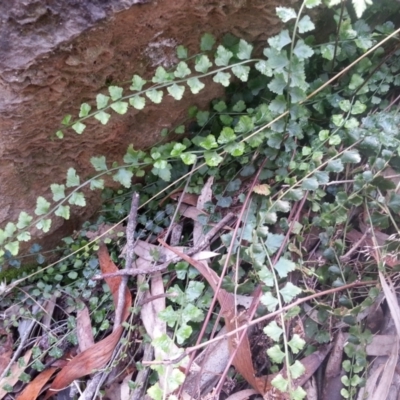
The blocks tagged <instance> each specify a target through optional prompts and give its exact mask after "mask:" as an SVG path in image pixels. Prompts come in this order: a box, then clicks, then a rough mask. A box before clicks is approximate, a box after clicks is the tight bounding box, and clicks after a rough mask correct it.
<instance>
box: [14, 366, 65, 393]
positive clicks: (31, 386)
mask: <svg viewBox="0 0 400 400" xmlns="http://www.w3.org/2000/svg"><path fill="white" fill-rule="evenodd" d="M57 369H58V368H57V367H50V368H48V369H46V370H45V371H42V372H41V373H40V374H39V375H38V376H37V377H36V378H35V379H34V380H33V381H32V382H29V383H28V385H27V386H26V387H25V389H24V390H23V391H22V392H21V393H20V394H19V395H18V396H17V397H16V400H36V399H37V397H38V396H39V394H40V391H41V390H42V388H43V386H44V385H45V384H46V383H47V382H48V380H49V379H50V378H51V377H52V376H53V374H54V372H55V371H57Z"/></svg>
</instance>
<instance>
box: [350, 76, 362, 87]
mask: <svg viewBox="0 0 400 400" xmlns="http://www.w3.org/2000/svg"><path fill="white" fill-rule="evenodd" d="M363 83H364V78H362V77H361V76H360V75H359V74H353V75H352V76H351V79H350V83H349V89H350V90H356V89H357V88H358V87H359V86H361V85H362V84H363Z"/></svg>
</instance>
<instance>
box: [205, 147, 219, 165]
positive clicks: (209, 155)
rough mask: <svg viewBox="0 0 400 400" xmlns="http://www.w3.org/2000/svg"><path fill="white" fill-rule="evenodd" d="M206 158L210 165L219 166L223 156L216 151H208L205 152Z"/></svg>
mask: <svg viewBox="0 0 400 400" xmlns="http://www.w3.org/2000/svg"><path fill="white" fill-rule="evenodd" d="M204 159H205V161H206V164H207V165H208V166H209V167H218V165H219V164H221V162H222V161H223V158H222V157H221V156H220V155H219V154H218V153H216V152H215V151H206V152H205V153H204Z"/></svg>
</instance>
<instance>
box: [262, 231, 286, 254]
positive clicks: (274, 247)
mask: <svg viewBox="0 0 400 400" xmlns="http://www.w3.org/2000/svg"><path fill="white" fill-rule="evenodd" d="M284 240H285V236H283V235H282V234H280V233H269V234H268V236H267V240H266V241H265V246H266V247H267V250H268V254H269V255H270V256H272V255H274V254H275V253H276V252H277V251H278V249H279V248H280V247H281V246H282V243H283V241H284Z"/></svg>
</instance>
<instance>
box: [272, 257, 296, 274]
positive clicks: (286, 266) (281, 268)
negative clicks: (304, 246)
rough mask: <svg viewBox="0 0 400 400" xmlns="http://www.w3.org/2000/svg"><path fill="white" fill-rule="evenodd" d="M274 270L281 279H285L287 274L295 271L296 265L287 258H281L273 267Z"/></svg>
mask: <svg viewBox="0 0 400 400" xmlns="http://www.w3.org/2000/svg"><path fill="white" fill-rule="evenodd" d="M274 268H275V269H276V271H277V272H278V274H279V276H280V277H281V278H286V277H287V274H288V273H289V272H292V271H294V270H295V269H296V264H295V263H294V262H293V261H290V260H288V259H287V258H284V257H281V258H280V259H279V260H278V262H277V263H276V264H275V265H274Z"/></svg>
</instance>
